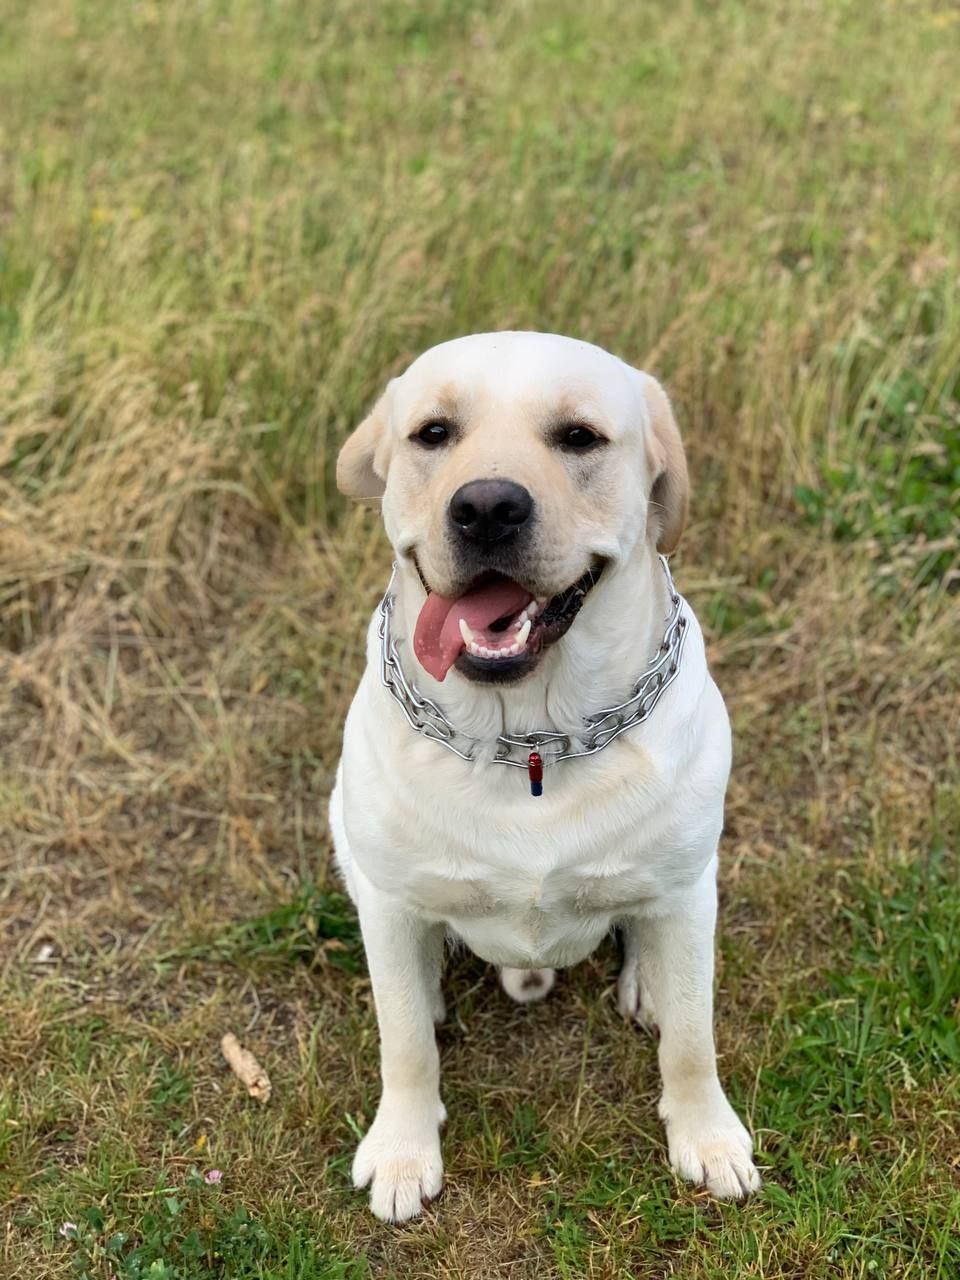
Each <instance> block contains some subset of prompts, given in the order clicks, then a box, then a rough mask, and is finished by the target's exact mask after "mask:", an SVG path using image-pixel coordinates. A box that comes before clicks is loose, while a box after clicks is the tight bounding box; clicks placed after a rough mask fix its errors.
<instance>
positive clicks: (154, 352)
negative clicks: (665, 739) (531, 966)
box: [0, 0, 960, 1280]
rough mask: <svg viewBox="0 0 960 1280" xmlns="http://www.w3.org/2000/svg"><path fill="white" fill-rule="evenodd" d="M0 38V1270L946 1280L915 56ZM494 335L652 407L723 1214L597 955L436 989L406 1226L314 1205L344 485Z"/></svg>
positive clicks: (929, 87)
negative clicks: (380, 441) (412, 389)
mask: <svg viewBox="0 0 960 1280" xmlns="http://www.w3.org/2000/svg"><path fill="white" fill-rule="evenodd" d="M0 23H2V27H3V31H4V41H3V42H2V47H0V79H2V82H3V84H4V86H5V89H6V93H5V95H4V105H3V109H2V115H0V561H2V563H0V572H2V577H0V646H2V647H0V699H2V705H0V869H2V874H0V921H2V929H3V932H2V935H0V936H2V938H3V943H2V952H0V967H2V970H3V985H2V988H0V1077H2V1085H3V1087H2V1091H0V1098H2V1101H0V1203H2V1205H3V1209H2V1210H0V1213H2V1215H3V1222H2V1224H0V1226H2V1230H0V1273H2V1274H3V1276H4V1277H7V1276H9V1277H11V1280H13V1278H14V1277H18V1278H24V1280H34V1278H35V1277H37V1276H40V1275H42V1276H44V1277H45V1278H46V1277H50V1278H51V1280H58V1278H60V1277H69V1276H73V1277H80V1276H84V1275H86V1276H88V1277H90V1278H91V1280H106V1278H107V1277H109V1276H111V1275H116V1276H118V1277H122V1278H123V1280H131V1278H132V1277H151V1280H158V1278H160V1277H165V1278H167V1280H206V1278H207V1277H212V1276H229V1277H231V1280H254V1278H258V1280H260V1278H262V1280H266V1278H267V1277H269V1278H270V1280H281V1278H282V1280H316V1278H320V1277H322V1278H323V1280H330V1278H332V1277H342V1278H345V1280H362V1278H363V1277H367V1276H370V1277H378V1278H379V1277H398V1276H403V1277H404V1280H419V1277H434V1276H449V1277H470V1278H471V1280H474V1278H476V1280H481V1278H483V1277H495V1276H499V1275H501V1274H503V1273H504V1272H506V1271H508V1270H510V1271H512V1273H514V1274H516V1275H518V1276H523V1277H540V1276H558V1277H591V1278H593V1277H597V1278H599V1277H604V1278H605V1277H637V1278H639V1280H648V1278H649V1280H654V1278H659V1277H663V1276H668V1275H675V1276H682V1277H684V1280H708V1278H712V1277H720V1276H723V1277H728V1276H731V1275H736V1276H744V1277H764V1278H770V1280H772V1278H775V1277H783V1278H787V1277H790V1278H791V1280H793V1278H794V1277H801V1276H802V1277H808V1276H809V1277H815V1278H820V1277H823V1278H824V1280H825V1278H826V1277H831V1278H832V1277H844V1278H847V1277H849V1278H851V1280H852V1278H858V1280H859V1278H861V1277H863V1278H867V1277H876V1278H878V1280H879V1278H887V1277H889V1278H891V1280H892V1278H893V1277H911V1278H912V1277H915V1276H925V1277H926V1276H929V1277H936V1278H938V1280H949V1278H950V1277H953V1276H955V1275H957V1274H960V1245H958V1240H960V1191H958V1165H957V1152H958V1150H960V1141H958V1137H960V1134H958V1128H960V1046H958V1037H960V1033H958V998H960V974H958V969H957V956H958V954H960V945H958V944H960V937H958V932H960V926H958V919H960V892H958V887H957V886H958V881H960V875H958V871H960V868H958V864H957V856H956V851H957V845H958V836H960V771H958V767H957V747H956V744H957V742H958V740H960V734H958V730H960V656H958V654H960V651H958V648H957V644H956V636H957V631H958V623H960V611H958V594H957V590H958V583H960V562H958V534H957V529H958V515H960V508H958V493H960V454H958V440H960V296H958V292H960V291H958V285H960V244H958V240H960V223H958V221H957V218H956V210H957V208H958V207H960V176H958V169H957V165H956V155H957V153H958V147H960V128H958V123H957V117H956V113H955V110H954V105H953V100H952V98H951V95H950V94H949V93H947V92H945V91H944V86H945V85H949V84H953V83H956V82H957V80H958V78H960V21H958V15H957V13H956V12H955V11H954V9H953V8H952V7H951V6H949V5H946V4H941V3H937V2H935V0H915V2H913V3H893V2H892V0H889V2H886V0H882V2H880V3H877V4H873V5H868V6H864V5H853V4H848V3H845V2H843V3H841V2H837V3H827V0H810V2H809V3H805V4H797V5H791V6H779V7H778V8H774V7H771V6H766V5H761V4H759V3H754V2H752V0H743V2H740V3H738V2H735V0H729V2H727V0H724V2H723V3H707V2H706V0H698V2H695V0H678V2H677V3H674V4H672V5H661V4H648V5H644V6H639V5H637V6H625V5H614V4H612V3H609V2H608V0H601V2H600V3H598V4H595V5H592V6H585V5H582V4H581V5H575V4H573V3H570V0H551V2H550V3H547V2H546V0H530V2H529V3H520V2H519V0H517V2H516V3H513V2H511V3H507V4H497V5H494V4H488V3H482V2H481V3H477V4H473V5H466V4H464V3H460V2H459V0H422V2H421V3H418V4H412V3H407V2H405V0H384V2H383V3H381V4H377V5H373V4H355V3H352V4H347V3H345V2H343V0H332V2H331V3H330V4H326V5H323V6H316V5H307V4H303V3H297V2H296V0H286V2H285V3H277V4H266V3H258V2H255V0H215V2H214V3H210V4H206V5H196V4H190V3H187V2H186V0H167V2H166V3H150V2H148V0H144V2H143V3H136V4H120V3H118V2H117V0H96V2H94V0H38V2H37V3H35V4H32V5H29V6H25V5H16V4H13V3H12V2H11V0H0ZM508 326H513V327H522V326H528V327H533V328H540V329H552V330H557V331H560V332H569V333H575V334H578V335H580V336H582V337H584V338H588V339H591V340H594V341H598V342H600V343H602V344H603V345H605V346H608V347H610V348H612V349H613V350H615V351H617V352H618V353H620V354H623V355H624V356H626V357H627V358H629V359H631V360H633V361H634V362H636V363H637V364H640V365H643V366H645V367H647V368H649V369H651V370H652V371H654V372H656V373H657V374H658V375H660V376H661V377H662V378H663V379H664V380H665V382H666V383H667V384H668V386H669V387H670V389H671V392H672V393H673V396H674V398H675V400H676V403H677V405H678V409H679V413H680V418H681V422H682V426H683V429H684V433H685V438H686V440H687V443H688V449H689V455H690V462H691V470H692V475H693V481H694V490H693V494H694V501H693V515H692V523H691V525H690V527H689V529H688V531H687V535H686V537H685V540H684V543H683V545H682V547H681V550H680V553H679V554H678V555H677V557H675V571H676V573H677V575H678V580H679V582H680V583H681V586H682V589H683V590H684V592H685V594H687V595H688V597H689V598H690V599H691V600H692V602H693V604H694V605H695V607H696V608H697V610H698V612H699V614H700V616H701V617H702V619H703V620H704V623H705V626H706V629H707V633H708V640H709V643H710V652H711V660H712V663H713V667H714V670H715V673H716V675H717V677H718V679H719V682H720V684H721V687H722V688H723V690H724V692H725V694H726V696H727V700H728V704H729V706H730V709H731V713H732V717H733V721H734V729H735V737H736V763H735V772H734V777H733V782H732V785H731V791H730V797H729V806H728V823H727V831H726V833H725V837H724V843H723V849H722V873H721V875H722V896H723V912H722V921H723V926H722V935H721V939H720V956H719V960H720V966H719V978H718V982H719V990H718V1001H717V1006H718V1020H717V1032H718V1041H719V1046H720V1050H721V1053H722V1056H723V1071H724V1075H725V1078H726V1079H727V1081H728V1082H729V1085H730V1089H731V1093H732V1096H733V1098H734V1100H735V1102H736V1103H737V1105H738V1107H740V1108H741V1110H742V1111H743V1112H744V1113H745V1114H746V1115H747V1116H748V1117H749V1119H750V1122H751V1124H752V1126H753V1128H754V1130H755V1132H756V1134H757V1137H758V1141H759V1145H760V1155H761V1160H762V1163H763V1164H764V1166H765V1170H766V1184H765V1190H764V1192H763V1193H762V1195H761V1196H760V1197H759V1198H758V1199H757V1200H756V1201H755V1202H753V1203H752V1204H750V1205H748V1206H747V1207H745V1208H736V1207H731V1206H718V1205H716V1204H713V1203H711V1202H710V1201H709V1200H707V1199H706V1198H704V1197H703V1196H702V1195H701V1194H699V1193H697V1192H696V1191H693V1190H691V1189H689V1188H686V1187H682V1186H679V1185H677V1184H675V1182H674V1180H673V1179H672V1177H671V1176H670V1174H669V1173H668V1172H667V1171H666V1170H665V1167H664V1149H663V1139H662V1135H661V1132H660V1128H659V1125H658V1122H657V1120H656V1115H655V1098H656V1088H657V1082H656V1071H655V1063H654V1054H653V1049H652V1046H651V1045H650V1043H649V1042H648V1041H646V1040H644V1039H643V1038H642V1037H639V1036H635V1035H633V1034H632V1033H631V1032H629V1031H628V1030H627V1029H626V1028H625V1027H624V1026H623V1025H622V1024H621V1023H620V1021H619V1019H618V1018H617V1016H616V1014H615V1009H614V1005H613V1000H612V991H613V982H614V978H615V973H616V956H615V954H614V952H613V949H612V948H607V949H602V950H601V951H600V952H599V953H598V954H597V955H596V956H595V957H593V958H592V959H591V960H590V961H588V962H586V963H585V964H583V965H581V966H578V967H577V968H576V969H574V970H573V971H571V972H570V973H568V974H565V975H564V976H563V978H562V980H561V982H560V983H559V985H558V989H557V991H556V992H555V993H554V994H553V995H552V996H551V998H550V1000H549V1001H548V1002H546V1003H545V1005H543V1006H542V1007H534V1008H532V1009H528V1010H520V1009H517V1008H515V1007H513V1006H511V1005H509V1004H508V1003H507V1001H506V1000H505V998H504V997H503V996H502V995H501V993H500V992H499V990H498V988H497V986H496V984H495V982H494V981H493V979H492V976H491V974H490V972H489V971H488V970H487V968H486V967H485V966H484V965H482V964H481V963H480V962H478V961H476V960H474V959H471V958H470V957H466V956H463V957H460V958H458V959H457V960H456V962H455V963H454V964H453V966H452V969H451V972H450V974H449V975H448V979H447V983H446V987H447V995H448V1002H449V1004H450V1005H451V1016H450V1019H449V1021H448V1024H447V1026H446V1027H445V1028H444V1029H443V1030H442V1032H441V1049H442V1056H443V1065H444V1080H445V1090H444V1092H445V1100H446V1102H447V1105H448V1107H449V1110H450V1113H451V1120H450V1123H449V1125H448V1128H447V1133H446V1138H445V1155H446V1162H447V1173H448V1180H447V1187H446V1190H445V1193H444V1196H443V1198H442V1199H441V1200H440V1201H439V1203H438V1204H437V1205H436V1206H434V1207H433V1208H432V1209H431V1210H430V1211H429V1212H428V1213H427V1215H426V1217H425V1219H424V1221H422V1222H421V1223H418V1224H415V1225H411V1226H407V1227H404V1228H401V1229H388V1228H385V1227H382V1226H381V1225H379V1224H377V1223H376V1222H375V1221H374V1220H373V1219H372V1218H371V1217H370V1216H369V1215H368V1213H367V1211H366V1209H365V1201H364V1199H363V1197H361V1196H357V1195H354V1194H353V1193H352V1192H351V1190H350V1188H349V1178H348V1173H349V1162H350V1154H351V1149H352V1146H353V1145H354V1143H355V1141H356V1135H357V1133H358V1132H360V1131H361V1130H362V1129H363V1127H364V1125H365V1124H366V1123H367V1122H368V1121H369V1119H370V1117H371V1116H372V1114H373V1109H374V1107H375V1103H376V1094H377V1072H376V1061H377V1054H376V1035H375V1023H374V1016H373V1010H372V1008H371V1003H370V995H369V988H368V985H367V982H366V980H365V977H364V965H363V957H362V949H361V948H360V946H359V943H358V939H357V935H356V927H355V923H354V921H353V918H352V915H351V913H350V911H349V909H348V906H347V904H346V903H345V901H344V899H343V897H342V896H341V895H340V894H339V892H338V887H337V885H336V883H335V881H334V879H333V877H332V875H331V872H330V869H329V846H328V837H327V833H326V826H325V802H326V796H327V794H328V791H329V788H330V784H331V778H332V771H333V768H334V766H335V761H336V754H337V748H338V741H339V728H340V724H341V722H342V718H343V715H344V712H345V710H346V707H347V705H348V703H349V699H350V696H351V692H352V689H353V687H354V684H355V681H356V678H357V675H358V672H359V669H360V663H361V660H362V651H361V640H362V631H363V621H364V619H365V617H366V616H367V615H368V613H369V611H370V609H371V608H372V606H373V604H374V602H375V601H376V599H377V596H378V592H379V591H380V590H381V589H382V586H383V583H384V581H385V577H386V571H387V566H388V563H389V551H388V548H387V547H386V546H385V544H384V541H383V538H382V535H381V533H380V531H379V529H378V527H377V523H376V520H375V518H374V517H372V516H370V515H369V514H368V513H363V512H356V511H351V510H347V509H346V508H345V507H344V506H343V504H342V503H341V502H340V500H339V499H338V497H337V496H336V493H335V491H334V487H333V483H332V463H333V458H334V454H335V449H336V446H337V444H338V442H339V441H340V440H341V439H342V438H343V437H344V435H345V434H346V432H347V431H348V430H349V428H350V426H351V425H352V424H354V423H355V422H356V421H357V420H358V419H359V417H360V415H361V414H362V412H363V411H364V409H365V408H366V407H367V406H368V405H369V403H370V402H371V400H372V399H373V397H374V396H375V394H376V392H377V391H378V389H379V388H380V386H381V385H382V384H383V382H384V381H385V379H386V378H387V377H388V376H389V375H390V374H391V373H393V372H395V371H397V370H398V369H400V368H402V367H403V365H404V364H405V363H406V362H407V361H408V360H409V359H410V358H411V357H412V356H413V355H414V354H416V353H417V352H419V351H420V350H421V349H423V348H424V347H425V346H427V345H429V344H430V343H432V342H434V341H436V340H439V339H441V338H444V337H448V336H451V335H454V334H457V333H461V332H469V331H474V330H481V329H485V328H498V327H508ZM226 1029H232V1030H235V1031H236V1032H237V1033H238V1034H239V1035H240V1036H241V1038H242V1039H243V1040H244V1041H245V1042H246V1043H248V1044H249V1045H250V1046H251V1047H252V1048H253V1049H254V1050H255V1051H256V1052H257V1054H258V1055H259V1056H260V1058H261V1060H262V1061H263V1062H264V1063H265V1064H266V1065H267V1067H268V1069H269V1071H270V1073H271V1076H272V1078H273V1081H274V1086H275V1094H274V1099H273V1100H272V1101H271V1103H270V1104H269V1105H268V1106H267V1107H265V1108H259V1107H257V1105H256V1104H254V1103H252V1102H248V1101H247V1100H246V1099H245V1098H244V1097H242V1096H241V1094H240V1092H239V1090H238V1088H237V1086H236V1085H235V1083H234V1081H233V1080H232V1079H231V1078H230V1077H229V1076H228V1075H227V1074H226V1071H225V1068H224V1067H223V1065H222V1063H221V1062H220V1059H219V1055H218V1049H217V1046H218V1042H219V1037H220V1034H221V1033H222V1032H223V1031H224V1030H226ZM213 1168H217V1169H220V1170H222V1171H223V1179H222V1181H221V1182H219V1183H215V1184H208V1183H207V1182H206V1181H205V1180H204V1178H203V1174H204V1173H205V1172H207V1171H208V1170H210V1169H213ZM64 1222H71V1223H75V1224H76V1230H75V1231H73V1232H70V1231H68V1233H67V1237H64V1236H62V1235H61V1234H60V1228H61V1225H62V1224H63V1223H64Z"/></svg>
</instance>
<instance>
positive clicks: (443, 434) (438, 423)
mask: <svg viewBox="0 0 960 1280" xmlns="http://www.w3.org/2000/svg"><path fill="white" fill-rule="evenodd" d="M413 438H414V440H419V442H420V443H421V444H425V445H426V446H427V448H428V449H432V448H434V447H435V446H436V445H438V444H443V442H444V441H445V440H448V439H449V438H450V424H449V423H448V422H444V421H443V419H442V418H437V419H436V420H435V421H433V422H425V423H424V424H423V426H422V427H421V428H420V430H419V431H418V432H417V433H416V435H415V436H414V437H413Z"/></svg>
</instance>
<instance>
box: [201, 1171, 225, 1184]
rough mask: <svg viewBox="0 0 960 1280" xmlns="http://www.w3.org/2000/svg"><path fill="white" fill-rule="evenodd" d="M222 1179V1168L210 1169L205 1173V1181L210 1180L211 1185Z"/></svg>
mask: <svg viewBox="0 0 960 1280" xmlns="http://www.w3.org/2000/svg"><path fill="white" fill-rule="evenodd" d="M222 1179H223V1170H222V1169H208V1170H207V1172H206V1173H205V1174H204V1175H203V1180H204V1182H209V1183H210V1184H211V1185H212V1184H213V1183H215V1182H220V1181H222Z"/></svg>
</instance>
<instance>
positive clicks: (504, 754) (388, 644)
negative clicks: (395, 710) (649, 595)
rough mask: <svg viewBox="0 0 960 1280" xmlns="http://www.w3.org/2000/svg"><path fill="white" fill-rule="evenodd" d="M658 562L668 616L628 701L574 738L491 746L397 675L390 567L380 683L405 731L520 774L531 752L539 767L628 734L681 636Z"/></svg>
mask: <svg viewBox="0 0 960 1280" xmlns="http://www.w3.org/2000/svg"><path fill="white" fill-rule="evenodd" d="M660 563H661V565H662V566H663V572H664V573H665V574H666V578H667V588H668V590H669V592H670V615H669V618H668V619H667V625H666V630H665V631H664V633H663V641H662V642H661V645H660V648H659V649H658V650H657V656H656V657H655V658H654V659H653V661H652V662H651V663H650V664H649V665H648V666H647V667H646V669H645V670H644V671H643V672H642V673H641V675H640V677H639V679H638V680H637V681H636V682H635V683H634V686H633V692H632V693H631V694H630V696H629V697H628V698H626V699H625V700H624V701H623V702H619V703H617V705H616V706H615V707H606V708H605V709H604V710H602V711H597V712H595V713H594V714H593V715H591V716H587V717H585V719H584V721H583V729H582V731H581V732H580V733H578V734H572V735H571V734H566V733H556V732H555V731H554V730H552V729H538V730H535V731H534V732H532V733H520V734H500V735H499V736H498V737H497V738H496V739H494V740H492V741H491V740H490V739H488V738H487V739H484V738H473V737H471V736H470V735H469V734H466V733H460V732H459V730H458V729H456V728H455V727H454V725H452V724H451V723H450V721H449V720H448V719H447V717H446V716H445V715H444V713H443V712H442V711H441V710H440V708H439V707H438V706H437V704H436V703H435V702H434V701H433V700H432V699H430V698H425V697H424V696H423V694H422V693H421V692H420V691H419V689H418V688H417V686H416V685H415V684H413V682H412V681H409V680H408V679H407V677H406V676H405V675H404V673H403V666H402V664H401V662H400V655H399V653H398V651H397V645H396V641H395V640H394V639H393V637H392V636H391V634H390V614H391V612H392V610H393V603H394V596H393V584H394V581H395V579H396V576H397V566H396V565H394V566H393V573H392V574H391V575H390V582H389V584H388V586H387V590H386V593H385V595H384V597H383V599H382V600H381V601H380V610H379V612H380V624H379V635H380V679H381V681H382V682H383V685H384V687H385V688H386V689H388V690H389V692H390V693H391V695H392V696H393V698H394V699H395V701H396V702H397V704H398V705H399V707H400V710H401V711H402V712H403V714H404V715H405V716H406V718H407V722H408V723H409V725H410V726H411V728H413V729H416V731H417V733H420V734H422V735H423V736H424V737H425V738H429V739H430V740H431V741H432V742H437V743H439V744H440V746H442V747H446V748H447V750H448V751H452V752H453V753H454V754H455V755H458V756H459V757H460V759H461V760H477V759H480V758H481V757H482V755H483V754H484V753H486V752H491V755H490V763H491V764H509V765H513V766H514V767H515V768H518V769H526V768H527V767H528V761H529V756H530V752H531V751H538V752H539V753H540V754H541V756H542V757H543V763H544V764H545V765H547V764H559V763H560V761H561V760H574V759H576V758H577V757H579V756H592V755H595V754H596V752H598V751H602V750H603V748H604V747H607V746H609V745H610V743H611V742H613V740H614V738H618V737H619V736H620V734H621V733H626V731H627V730H628V729H633V728H634V727H635V726H636V725H638V724H642V723H643V722H644V720H646V719H648V718H649V716H650V715H651V714H652V713H653V709H654V707H655V706H656V705H657V703H658V702H659V701H660V698H661V697H662V696H663V694H664V693H665V692H666V690H667V689H668V688H669V687H670V685H671V684H672V683H673V681H674V680H675V679H676V678H677V673H678V672H679V670H680V655H681V653H682V651H683V642H684V639H685V638H686V634H687V619H686V617H685V616H684V613H683V606H684V599H683V596H681V595H680V594H679V592H678V591H677V589H676V588H675V587H674V585H673V578H672V577H671V575H670V570H669V568H668V567H667V562H666V560H665V559H664V558H663V556H661V557H660Z"/></svg>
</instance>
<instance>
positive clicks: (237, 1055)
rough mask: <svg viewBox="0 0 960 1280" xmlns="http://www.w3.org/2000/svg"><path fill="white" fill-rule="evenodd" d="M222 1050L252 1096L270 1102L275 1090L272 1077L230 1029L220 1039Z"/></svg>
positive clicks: (259, 1100) (231, 1068) (232, 1069)
mask: <svg viewBox="0 0 960 1280" xmlns="http://www.w3.org/2000/svg"><path fill="white" fill-rule="evenodd" d="M220 1052H221V1053H222V1054H223V1056H224V1057H225V1058H226V1060H227V1065H228V1066H229V1068H230V1070H231V1071H232V1072H233V1074H234V1075H235V1076H236V1077H237V1079H238V1080H241V1081H242V1082H243V1084H245V1085H246V1086H247V1093H249V1095H250V1097H251V1098H256V1099H257V1101H258V1102H269V1101H270V1094H271V1093H272V1091H273V1086H272V1085H271V1083H270V1077H269V1076H268V1075H267V1073H266V1072H265V1071H264V1069H263V1067H261V1065H260V1063H259V1062H258V1061H257V1060H256V1058H255V1057H254V1056H253V1054H252V1053H251V1052H250V1051H249V1049H244V1047H243V1045H241V1043H240V1041H239V1040H238V1039H237V1037H236V1036H235V1035H234V1034H233V1032H232V1031H228V1032H227V1034H226V1035H225V1036H224V1037H223V1039H222V1040H221V1041H220Z"/></svg>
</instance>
